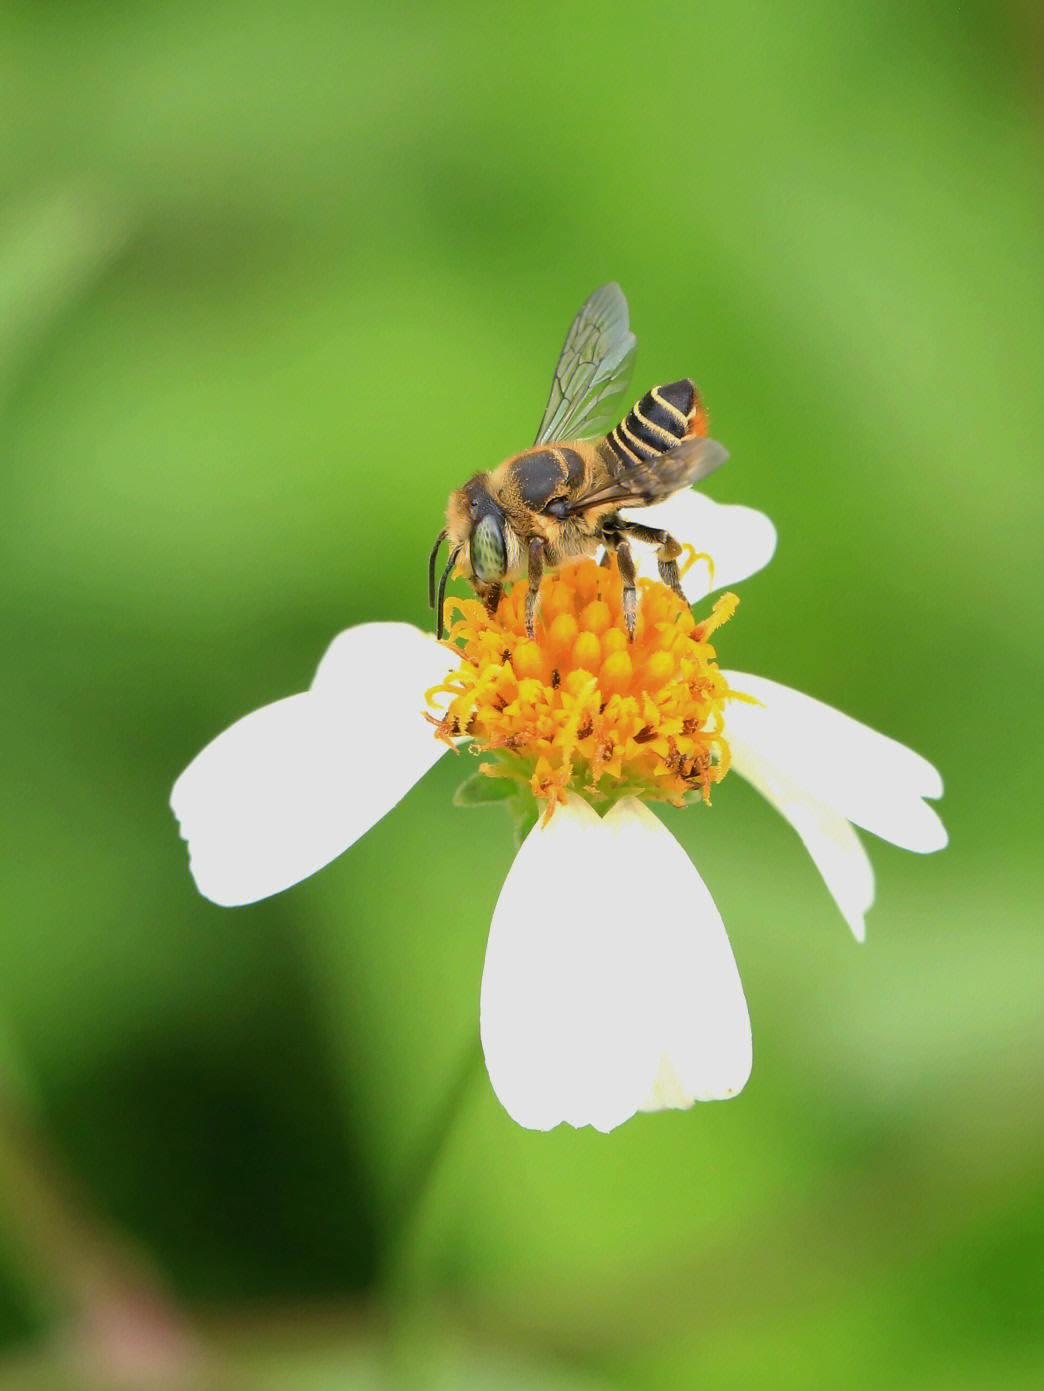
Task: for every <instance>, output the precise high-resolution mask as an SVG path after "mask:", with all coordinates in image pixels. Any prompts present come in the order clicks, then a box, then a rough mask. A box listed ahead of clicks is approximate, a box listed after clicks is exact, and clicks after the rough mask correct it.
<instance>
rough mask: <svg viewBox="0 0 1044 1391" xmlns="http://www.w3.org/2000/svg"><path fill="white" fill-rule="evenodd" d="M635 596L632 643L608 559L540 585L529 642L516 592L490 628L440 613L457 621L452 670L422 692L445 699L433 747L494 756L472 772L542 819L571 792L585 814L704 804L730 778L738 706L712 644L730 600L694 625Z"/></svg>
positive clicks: (686, 615) (521, 589)
mask: <svg viewBox="0 0 1044 1391" xmlns="http://www.w3.org/2000/svg"><path fill="white" fill-rule="evenodd" d="M639 583H640V586H641V601H640V603H639V606H638V624H637V628H636V630H635V635H634V641H633V642H630V641H628V637H627V630H626V628H625V626H624V618H623V603H622V584H621V579H620V575H619V572H618V571H617V568H616V564H615V560H614V561H613V563H612V564H611V565H610V566H609V567H608V568H605V567H602V566H599V565H596V564H595V563H594V561H593V560H582V561H580V562H578V563H577V564H574V565H567V566H565V567H564V568H563V569H561V570H559V571H557V572H556V573H554V574H552V575H550V576H548V577H546V578H545V579H544V581H543V583H542V584H541V586H540V610H539V616H538V618H537V624H536V633H535V636H534V637H533V638H529V637H527V635H526V626H525V607H526V590H527V585H526V584H525V582H519V583H518V584H516V585H515V586H514V588H513V589H512V591H511V593H510V594H506V595H504V596H503V597H502V598H501V600H500V603H499V606H498V608H497V611H496V613H495V614H492V615H490V614H488V613H487V612H486V609H485V606H484V605H483V604H482V603H481V602H479V601H478V600H476V599H451V600H449V601H448V605H447V607H448V609H449V610H450V611H454V610H455V611H456V613H457V614H458V615H459V616H458V617H457V618H456V620H455V621H454V622H453V623H452V625H451V627H450V631H449V637H448V639H447V641H446V644H445V645H446V646H447V647H449V648H450V649H451V650H452V651H454V652H455V653H456V654H457V655H458V656H459V659H460V665H459V667H457V669H456V670H455V671H453V672H451V673H450V675H449V676H447V678H446V680H445V681H443V682H442V683H441V685H439V686H437V687H436V688H435V689H434V690H432V691H431V692H429V695H430V696H434V695H436V694H437V693H439V694H441V695H442V696H443V697H444V699H443V701H440V704H442V705H443V708H444V710H445V714H444V715H443V717H442V718H441V719H440V720H438V721H436V724H437V733H438V735H439V737H441V738H443V739H445V740H447V742H450V743H452V742H455V741H456V740H457V739H458V738H460V737H461V736H466V737H468V738H470V739H471V747H472V749H473V751H475V752H480V753H489V754H492V755H493V761H491V762H487V763H484V764H483V765H482V771H483V772H486V773H489V774H490V775H491V776H499V777H510V778H514V779H515V780H516V781H518V782H528V784H529V786H530V788H531V789H532V792H533V794H534V795H535V796H536V797H537V798H540V799H542V800H546V802H547V812H546V815H550V814H551V812H552V811H553V809H554V807H555V805H556V803H558V802H560V801H563V800H564V799H565V794H566V791H567V789H570V788H572V789H573V790H575V791H578V792H580V793H581V794H582V795H584V796H585V797H587V798H588V800H591V801H595V802H599V801H612V800H615V799H616V798H617V797H619V796H623V795H636V796H640V797H644V798H646V799H649V798H652V799H654V800H657V799H658V800H661V801H667V802H673V803H674V804H675V805H682V804H683V803H684V802H685V801H686V800H688V799H689V798H687V794H691V793H693V792H696V793H699V794H700V795H702V797H703V799H704V800H705V801H709V800H710V788H711V784H712V783H715V782H720V781H721V779H722V778H723V777H724V776H725V773H726V771H727V770H728V766H729V749H728V744H727V743H726V742H725V739H724V737H723V733H722V731H723V727H724V718H723V710H724V705H725V702H726V701H727V700H729V699H730V698H736V697H737V694H738V693H736V692H732V691H730V689H729V687H728V684H727V683H726V681H725V678H724V676H722V674H721V672H720V671H719V670H718V667H717V658H716V653H715V651H714V648H713V647H712V646H711V645H710V642H709V641H708V639H709V638H710V636H711V634H712V633H713V632H714V630H715V629H716V628H718V627H719V626H720V625H721V624H722V623H724V622H725V621H726V620H727V619H728V618H730V617H731V616H732V613H733V612H734V610H735V608H736V604H737V602H738V600H737V599H736V596H735V595H734V594H725V595H723V596H722V597H721V598H720V599H718V601H717V602H716V603H715V604H714V606H713V610H712V612H711V613H710V615H708V617H707V618H705V619H703V620H702V621H697V620H696V619H695V618H694V617H693V615H692V612H691V610H690V609H689V608H688V607H687V606H686V604H685V601H684V600H683V599H680V598H679V597H678V596H677V595H676V594H674V593H673V592H672V591H671V590H670V589H668V588H667V587H666V586H665V585H662V584H659V583H657V582H655V581H652V580H641V581H639ZM446 698H448V700H447V699H446ZM740 698H741V697H740Z"/></svg>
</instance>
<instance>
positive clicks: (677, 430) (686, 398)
mask: <svg viewBox="0 0 1044 1391" xmlns="http://www.w3.org/2000/svg"><path fill="white" fill-rule="evenodd" d="M706 433H707V413H706V411H705V410H704V409H703V403H702V401H701V400H700V393H699V392H698V391H697V390H696V387H695V385H694V384H693V383H692V382H691V381H690V380H689V379H688V377H685V378H683V380H682V381H680V382H668V383H667V385H666V386H654V387H653V388H652V390H651V391H647V392H646V393H645V395H644V396H643V397H642V399H641V400H640V401H639V402H638V403H637V405H636V406H635V407H634V409H633V410H632V411H629V412H628V414H627V415H626V416H625V418H624V419H623V420H621V421H620V423H619V425H616V426H614V428H613V429H612V430H610V431H609V433H608V435H606V437H605V438H606V442H607V443H608V445H609V447H610V448H611V449H612V451H613V453H614V454H615V455H616V457H617V458H618V459H619V461H620V463H622V464H623V465H624V466H625V467H627V468H630V467H631V465H633V464H638V463H642V462H643V461H644V460H646V459H654V458H655V457H656V455H657V454H665V453H666V452H667V450H668V449H673V448H674V446H675V445H676V444H677V443H678V442H679V441H680V440H683V439H687V438H688V437H689V436H690V435H705V434H706Z"/></svg>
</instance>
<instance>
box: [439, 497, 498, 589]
mask: <svg viewBox="0 0 1044 1391" xmlns="http://www.w3.org/2000/svg"><path fill="white" fill-rule="evenodd" d="M508 530H509V528H508V526H507V523H506V521H505V518H504V513H503V511H502V510H501V508H500V506H499V505H498V503H497V502H496V500H495V499H494V497H493V496H492V494H491V493H490V491H489V489H488V488H487V486H486V475H485V474H481V473H480V474H476V475H475V477H474V478H472V479H470V480H469V481H468V482H467V483H465V484H464V487H463V488H458V489H457V491H456V492H455V493H454V494H453V496H452V497H451V498H450V503H449V508H448V511H447V527H446V535H447V536H448V538H449V542H450V546H451V548H452V549H454V550H455V551H456V552H457V564H459V566H460V568H461V569H462V570H463V571H464V572H465V574H467V575H469V576H470V577H471V578H472V580H473V582H474V583H475V587H476V589H478V590H479V592H480V593H482V592H483V591H485V590H486V589H488V588H489V587H491V586H492V585H495V584H499V583H500V581H501V580H502V579H503V578H504V576H505V575H506V573H507V570H508V559H509V557H508V544H509V543H508V540H507V533H508Z"/></svg>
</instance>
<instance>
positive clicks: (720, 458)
mask: <svg viewBox="0 0 1044 1391" xmlns="http://www.w3.org/2000/svg"><path fill="white" fill-rule="evenodd" d="M636 346H637V345H636V342H635V337H634V334H633V333H631V331H630V327H629V325H628V316H627V301H626V299H624V296H623V291H622V290H621V289H620V287H619V285H614V284H609V285H603V286H601V288H600V289H597V290H595V292H594V294H593V295H591V297H590V298H589V299H588V300H587V301H586V302H585V303H584V305H583V307H582V308H581V310H580V312H579V314H577V316H576V318H575V319H574V321H573V326H572V328H571V329H570V330H569V334H568V336H567V338H566V341H565V345H564V346H563V348H562V352H561V355H560V356H559V359H558V365H557V367H556V368H555V375H554V379H553V380H552V383H551V394H550V396H549V397H548V401H547V407H546V409H545V411H544V418H543V420H542V421H541V423H540V429H539V431H538V432H537V437H536V442H535V443H534V445H533V446H532V448H530V449H526V450H523V452H522V453H521V454H515V455H513V456H512V457H511V458H510V459H505V460H504V462H503V463H502V464H498V465H497V467H496V468H494V469H491V470H488V471H486V472H483V473H476V474H475V476H474V477H473V478H471V479H469V480H468V482H467V483H465V484H464V486H463V487H462V488H457V489H456V490H455V491H454V492H453V493H451V494H450V499H449V503H448V504H447V508H446V525H445V527H444V528H443V530H442V531H440V532H439V535H438V537H437V538H436V541H435V545H434V546H433V547H432V551H431V555H430V557H429V559H428V603H429V606H430V607H431V608H433V609H434V610H435V630H436V633H437V634H438V636H439V637H440V638H441V637H442V633H443V605H444V600H445V593H446V580H447V578H448V576H449V574H450V572H451V571H452V570H453V568H454V566H459V568H460V570H461V571H462V573H463V574H464V575H465V576H466V577H467V578H468V579H469V580H470V582H471V585H472V587H473V589H474V590H475V592H476V594H477V595H478V596H479V597H480V598H481V599H483V600H484V601H485V604H486V607H487V609H488V610H489V612H490V613H493V612H494V611H495V610H496V607H497V604H498V602H499V600H500V596H501V593H502V591H503V586H504V585H505V584H506V583H508V582H509V581H512V580H515V579H518V578H519V577H520V576H521V575H522V574H525V575H526V577H527V579H528V580H529V590H528V593H527V595H526V631H527V633H528V634H529V636H530V637H532V636H533V633H534V627H535V624H536V614H537V602H538V594H539V589H540V580H541V576H542V575H543V574H544V572H545V570H548V569H554V568H555V567H556V566H559V565H562V564H564V563H565V562H566V561H569V560H575V559H578V558H579V557H580V556H593V555H595V554H596V553H597V552H598V551H599V550H600V549H601V548H603V547H604V556H603V560H604V561H608V557H609V555H610V553H612V554H614V555H615V556H616V559H617V564H618V566H619V570H620V576H621V579H622V580H623V612H624V621H625V623H626V625H627V632H628V635H629V637H630V638H631V639H633V638H634V631H635V623H636V621H637V613H638V594H637V587H636V584H635V568H634V558H633V556H632V554H631V547H630V542H631V541H632V540H634V541H640V542H643V543H645V544H647V545H654V546H656V547H657V565H658V568H659V572H660V578H661V579H662V580H663V582H664V584H666V585H669V586H670V588H671V589H673V590H674V591H675V593H676V594H679V595H681V597H682V598H684V597H685V596H684V594H683V593H682V589H681V582H680V579H679V574H678V557H679V556H680V555H681V553H682V548H681V546H680V545H679V544H678V542H677V541H676V540H675V539H674V537H673V536H671V535H669V533H668V532H666V531H661V530H660V529H659V528H657V527H650V526H642V525H641V524H640V523H639V522H635V521H632V520H631V518H629V517H624V516H622V515H621V513H620V510H619V509H620V508H623V507H647V506H649V504H650V503H653V502H659V501H660V500H661V499H662V498H665V497H669V496H670V495H671V494H672V493H675V492H678V491H679V489H681V488H687V487H689V486H690V485H691V484H693V483H695V482H697V481H698V480H699V479H701V478H706V476H707V475H708V474H709V473H711V472H712V471H713V470H714V469H716V468H718V467H719V465H721V464H723V463H724V462H725V460H726V459H727V458H728V453H727V451H726V450H725V449H724V448H723V447H722V446H721V445H720V444H718V443H717V441H715V440H712V439H708V438H706V431H707V415H706V412H705V410H704V408H703V404H702V402H701V400H700V396H699V392H698V391H697V390H696V387H695V386H694V385H693V383H692V382H691V381H690V380H688V378H683V379H682V380H681V381H677V382H669V383H668V384H667V385H665V386H654V387H653V388H652V389H651V390H650V391H647V392H646V394H645V395H644V396H643V397H642V398H641V400H640V401H638V403H637V404H636V405H635V406H634V407H633V409H632V410H631V411H630V412H629V413H628V414H627V415H626V416H625V417H624V418H623V419H622V420H620V419H619V416H618V411H619V407H620V401H621V398H622V397H623V396H624V394H625V393H626V391H627V387H628V383H629V381H630V377H631V368H632V366H633V363H634V354H635V348H636ZM613 420H618V421H619V423H618V424H616V425H615V426H613V428H612V429H609V430H608V433H605V431H606V430H607V427H608V426H609V425H610V424H611V423H612V421H613ZM447 540H448V542H449V547H450V550H449V559H448V560H447V562H446V568H445V569H444V570H443V572H442V575H441V578H440V579H439V582H438V587H437V589H436V584H435V571H436V564H437V560H438V554H439V548H440V546H441V545H442V543H443V541H447Z"/></svg>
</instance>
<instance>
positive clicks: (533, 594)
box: [526, 536, 544, 637]
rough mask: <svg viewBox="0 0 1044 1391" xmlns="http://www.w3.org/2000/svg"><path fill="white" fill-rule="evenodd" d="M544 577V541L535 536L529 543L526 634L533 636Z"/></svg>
mask: <svg viewBox="0 0 1044 1391" xmlns="http://www.w3.org/2000/svg"><path fill="white" fill-rule="evenodd" d="M543 575H544V540H543V537H541V536H534V537H533V539H532V541H530V543H529V592H528V593H527V594H526V633H527V634H528V636H529V637H532V636H533V633H534V631H535V629H536V611H537V605H538V604H539V602H540V581H541V579H542V578H543Z"/></svg>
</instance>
